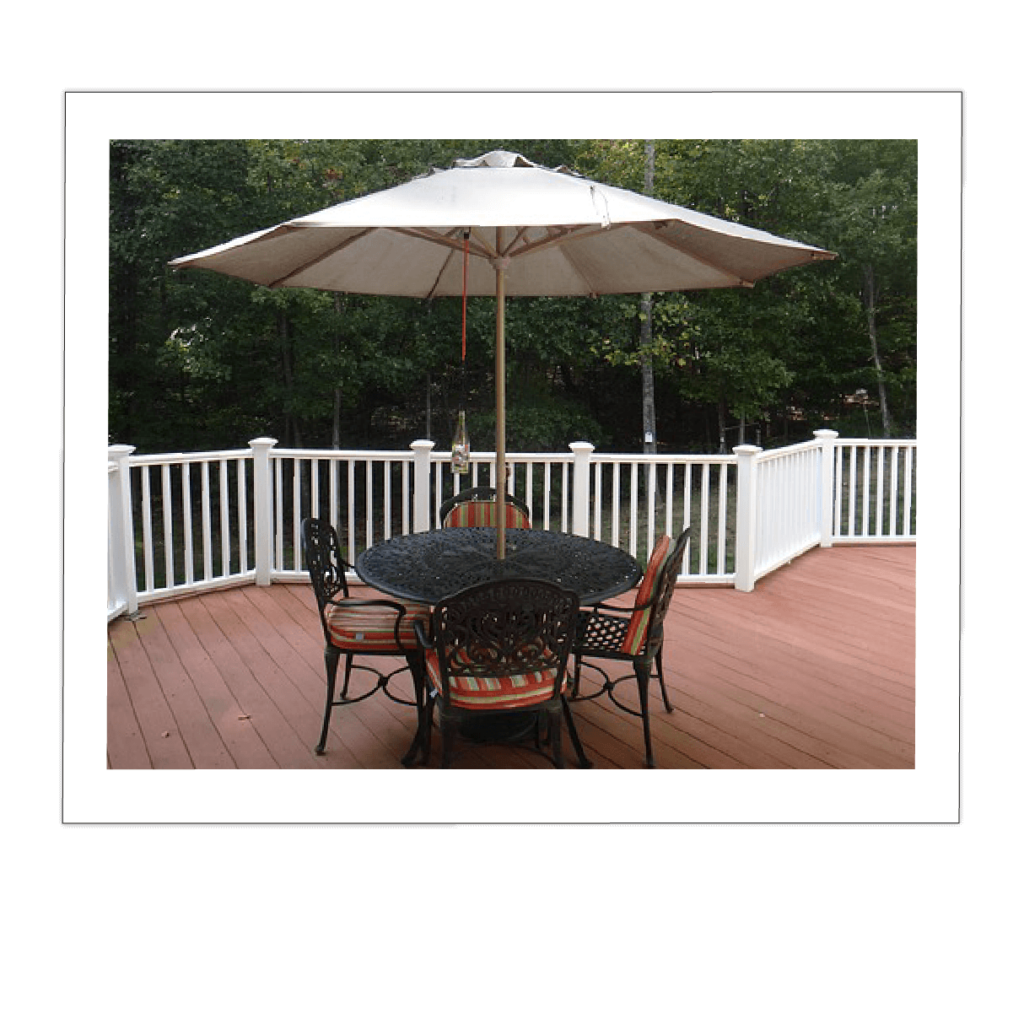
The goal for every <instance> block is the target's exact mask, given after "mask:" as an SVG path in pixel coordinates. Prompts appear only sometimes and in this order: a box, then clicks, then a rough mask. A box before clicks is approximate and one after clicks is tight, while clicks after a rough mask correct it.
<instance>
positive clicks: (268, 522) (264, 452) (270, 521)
mask: <svg viewBox="0 0 1024 1024" xmlns="http://www.w3.org/2000/svg"><path fill="white" fill-rule="evenodd" d="M275 444H277V439H276V438H273V437H257V438H255V439H254V440H252V441H250V442H249V448H250V449H251V450H252V468H253V473H252V480H253V484H252V487H253V496H252V503H253V518H254V520H255V522H254V524H253V531H254V534H255V537H254V545H255V548H256V586H258V587H269V586H270V569H271V567H272V566H273V564H274V479H273V476H272V475H271V472H270V449H271V448H273V447H274V445H275Z"/></svg>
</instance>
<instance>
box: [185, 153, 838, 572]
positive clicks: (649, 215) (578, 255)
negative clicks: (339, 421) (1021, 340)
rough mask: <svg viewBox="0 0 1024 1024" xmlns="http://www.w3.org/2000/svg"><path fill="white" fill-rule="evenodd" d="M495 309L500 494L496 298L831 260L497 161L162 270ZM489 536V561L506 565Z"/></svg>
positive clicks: (642, 285) (602, 290)
mask: <svg viewBox="0 0 1024 1024" xmlns="http://www.w3.org/2000/svg"><path fill="white" fill-rule="evenodd" d="M467 231H468V232H469V239H468V252H469V260H468V272H467V275H466V292H467V294H469V295H474V296H478V295H492V296H495V297H497V299H498V311H497V325H496V342H495V390H496V404H497V438H496V448H497V451H496V462H497V466H496V481H495V484H496V487H497V490H498V501H499V503H500V502H503V501H504V491H505V430H504V418H505V398H504V391H505V362H504V358H505V356H504V350H505V338H504V299H505V296H506V295H513V296H514V295H551V296H555V295H590V296H593V295H605V294H627V293H638V292H659V291H684V290H689V289H704V288H735V287H742V286H748V287H749V286H752V285H753V284H754V283H755V282H756V281H758V280H760V279H761V278H763V277H766V276H768V275H769V274H773V273H776V272H777V271H780V270H785V269H787V268H789V267H796V266H800V265H801V264H805V263H810V262H813V261H815V260H820V259H832V258H834V255H835V254H834V253H831V252H828V251H827V250H824V249H819V248H816V247H815V246H811V245H805V244H803V243H801V242H795V241H792V240H790V239H786V238H780V237H778V236H776V235H771V234H768V233H767V232H765V231H758V230H755V229H753V228H748V227H744V226H743V225H740V224H735V223H733V222H731V221H726V220H721V219H719V218H716V217H710V216H707V215H706V214H702V213H697V212H695V211H693V210H689V209H687V208H686V207H683V206H674V205H672V204H671V203H664V202H661V201H659V200H657V199H652V198H650V197H647V196H642V195H638V194H637V193H635V192H630V191H628V190H626V189H621V188H616V187H613V186H610V185H603V184H599V183H598V182H594V181H590V180H589V179H587V178H584V177H581V176H580V175H578V174H576V173H574V172H572V171H568V170H566V169H565V168H558V169H555V170H551V169H549V168H546V167H542V166H540V165H539V164H535V163H533V162H532V161H530V160H528V159H526V157H524V156H521V155H520V154H518V153H510V152H506V151H504V150H495V151H493V152H490V153H486V154H484V155H483V156H480V157H477V158H475V159H472V160H457V161H456V162H455V166H454V167H452V168H451V169H449V170H445V171H434V172H433V173H431V174H427V175H425V176H423V177H420V178H415V179H413V180H412V181H409V182H406V183H405V184H403V185H398V186H396V187H394V188H390V189H385V190H384V191H381V192H375V193H372V194H370V195H367V196H362V197H361V198H359V199H351V200H348V201H347V202H344V203H339V204H338V205H337V206H332V207H329V208H328V209H325V210H322V211H320V212H319V213H313V214H309V215H308V216H305V217H297V218H295V219H294V220H290V221H286V222H285V223H283V224H278V225H277V226H276V227H272V228H268V229H266V230H264V231H257V232H254V233H253V234H250V235H244V236H243V237H241V238H236V239H234V240H233V241H230V242H225V243H224V244H223V245H217V246H214V247H213V248H211V249H205V250H203V251H202V252H198V253H194V254H192V255H190V256H182V257H180V258H178V259H175V260H172V261H171V263H170V265H171V266H172V267H175V268H183V267H200V268H204V269H207V270H215V271H218V272H220V273H222V274H227V275H229V276H231V277H239V278H243V279H244V280H247V281H252V282H254V283H256V284H262V285H266V286H268V287H271V288H279V287H292V288H319V289H326V290H330V291H337V292H350V293H353V294H361V295H401V296H411V297H420V298H433V297H435V296H445V295H448V296H452V295H462V293H463V246H464V244H465V243H464V236H465V233H466V232H467ZM504 550H505V537H504V530H502V529H501V528H500V527H499V535H498V556H499V557H504Z"/></svg>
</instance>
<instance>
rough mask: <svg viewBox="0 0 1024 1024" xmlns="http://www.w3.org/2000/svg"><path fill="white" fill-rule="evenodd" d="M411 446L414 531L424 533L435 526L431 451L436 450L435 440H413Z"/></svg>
mask: <svg viewBox="0 0 1024 1024" xmlns="http://www.w3.org/2000/svg"><path fill="white" fill-rule="evenodd" d="M409 447H410V448H411V449H412V451H413V456H414V458H413V475H412V496H413V505H412V532H413V533H424V532H425V531H426V530H429V529H430V528H431V527H432V526H433V523H432V522H431V513H430V453H431V452H432V451H433V450H434V442H433V441H413V442H412V444H410V445H409Z"/></svg>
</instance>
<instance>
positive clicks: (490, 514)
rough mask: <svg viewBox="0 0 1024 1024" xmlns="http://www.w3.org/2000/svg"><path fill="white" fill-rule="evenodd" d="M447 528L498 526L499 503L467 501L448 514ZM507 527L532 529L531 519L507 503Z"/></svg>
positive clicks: (445, 523) (445, 522)
mask: <svg viewBox="0 0 1024 1024" xmlns="http://www.w3.org/2000/svg"><path fill="white" fill-rule="evenodd" d="M444 525H445V526H497V525H498V503H497V502H496V501H465V502H463V503H462V504H461V505H456V506H455V508H453V509H452V510H451V512H449V513H448V516H447V518H446V519H445V521H444ZM505 526H506V527H508V528H509V529H516V528H521V529H524V530H528V529H530V518H529V516H527V515H525V514H524V512H523V511H522V509H520V508H517V507H516V506H515V505H511V504H509V503H507V502H506V504H505Z"/></svg>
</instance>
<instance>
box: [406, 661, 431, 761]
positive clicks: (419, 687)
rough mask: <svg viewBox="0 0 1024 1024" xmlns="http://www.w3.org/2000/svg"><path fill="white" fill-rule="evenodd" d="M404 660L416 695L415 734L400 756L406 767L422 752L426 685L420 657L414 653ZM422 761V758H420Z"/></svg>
mask: <svg viewBox="0 0 1024 1024" xmlns="http://www.w3.org/2000/svg"><path fill="white" fill-rule="evenodd" d="M406 661H407V662H408V665H409V671H410V672H411V673H412V682H413V693H414V694H415V697H416V735H415V736H413V738H412V744H411V745H410V746H409V749H408V751H406V754H405V756H404V757H403V758H402V764H404V765H405V766H406V767H407V768H408V767H409V765H411V764H412V763H413V762H414V761H415V760H416V754H417V753H418V752H422V749H423V742H424V736H423V734H424V722H423V714H424V707H425V704H426V687H425V685H424V674H425V668H424V665H423V659H422V657H417V656H416V655H415V654H410V655H408V656H407V658H406ZM421 763H422V758H421Z"/></svg>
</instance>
